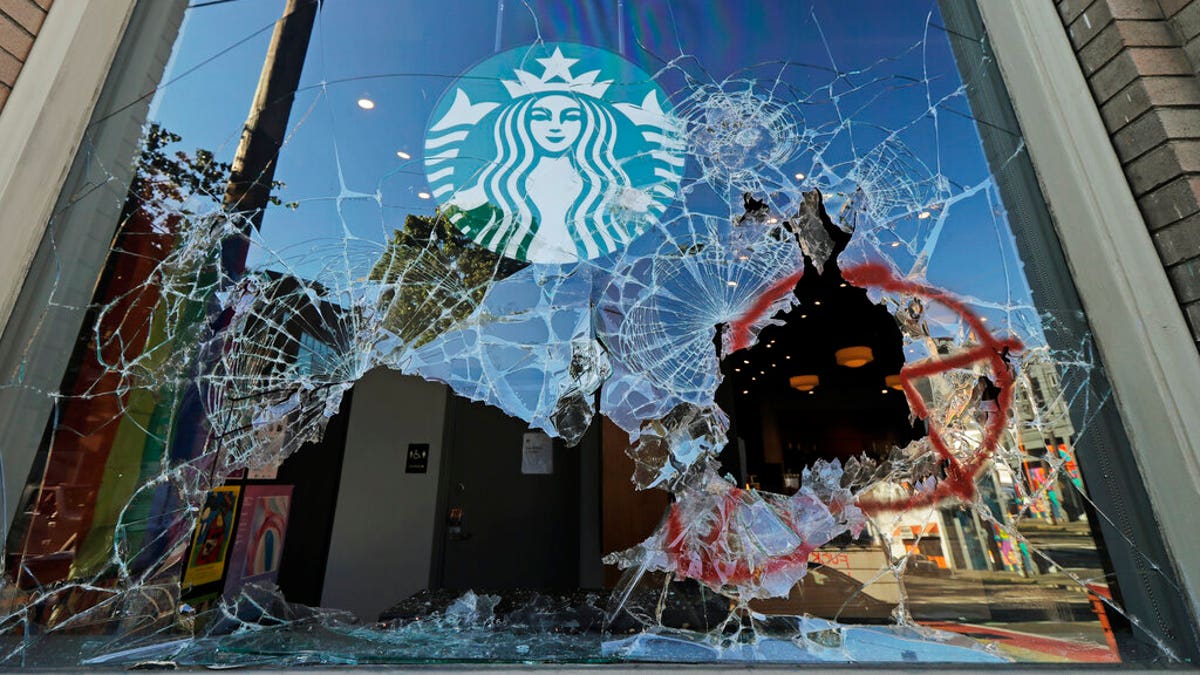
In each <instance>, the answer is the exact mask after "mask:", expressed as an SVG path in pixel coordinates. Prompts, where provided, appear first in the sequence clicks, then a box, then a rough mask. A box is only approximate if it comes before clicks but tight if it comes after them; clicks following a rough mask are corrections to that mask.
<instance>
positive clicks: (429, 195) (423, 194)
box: [417, 192, 433, 199]
mask: <svg viewBox="0 0 1200 675" xmlns="http://www.w3.org/2000/svg"><path fill="white" fill-rule="evenodd" d="M417 196H418V197H420V198H421V199H429V198H430V197H432V196H433V195H431V194H429V193H428V192H418V193H417Z"/></svg>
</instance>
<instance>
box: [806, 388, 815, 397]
mask: <svg viewBox="0 0 1200 675" xmlns="http://www.w3.org/2000/svg"><path fill="white" fill-rule="evenodd" d="M808 393H809V395H810V396H811V395H813V394H815V393H817V390H816V389H814V390H812V391H810V392H808Z"/></svg>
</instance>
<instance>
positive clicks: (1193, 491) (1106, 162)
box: [977, 0, 1200, 649]
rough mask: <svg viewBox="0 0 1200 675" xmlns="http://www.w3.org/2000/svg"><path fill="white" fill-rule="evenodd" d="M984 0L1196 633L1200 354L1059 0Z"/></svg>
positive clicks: (983, 10) (1199, 609)
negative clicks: (1069, 33) (1094, 96)
mask: <svg viewBox="0 0 1200 675" xmlns="http://www.w3.org/2000/svg"><path fill="white" fill-rule="evenodd" d="M977 4H978V9H979V12H980V14H981V15H982V19H983V22H984V24H985V25H986V27H987V33H988V38H989V40H990V42H991V46H992V49H993V51H994V54H995V57H996V61H997V64H998V65H999V69H1000V72H1001V74H1002V75H1003V79H1004V82H1005V84H1006V85H1007V89H1008V95H1009V99H1010V101H1011V104H1012V107H1013V109H1014V111H1015V113H1016V117H1017V119H1018V120H1019V122H1020V125H1021V129H1022V132H1023V135H1024V138H1025V144H1026V146H1027V148H1028V152H1029V155H1030V159H1031V160H1032V163H1033V166H1034V168H1035V169H1036V172H1037V180H1038V182H1039V183H1040V185H1041V191H1042V193H1043V195H1044V197H1045V199H1046V202H1047V204H1048V206H1049V208H1050V211H1051V212H1052V214H1053V227H1054V230H1055V233H1056V234H1057V238H1058V240H1059V242H1060V243H1061V246H1062V252H1063V254H1064V256H1065V259H1066V264H1067V267H1068V268H1069V274H1070V277H1071V278H1072V279H1073V280H1074V285H1075V288H1076V289H1077V291H1078V295H1079V298H1080V301H1081V302H1082V305H1083V307H1084V309H1085V310H1086V314H1087V319H1088V322H1089V324H1090V327H1091V331H1092V334H1093V336H1094V339H1095V341H1096V344H1097V347H1098V349H1099V352H1100V355H1101V357H1102V359H1103V361H1104V365H1105V368H1106V370H1107V373H1108V378H1109V380H1110V381H1111V383H1112V388H1113V392H1114V395H1115V398H1116V402H1117V406H1118V408H1119V410H1120V412H1121V417H1122V420H1123V422H1124V426H1125V430H1126V432H1127V434H1128V437H1129V440H1130V443H1131V445H1132V455H1133V458H1134V460H1135V463H1136V470H1137V472H1138V473H1139V474H1140V476H1141V481H1142V483H1143V484H1144V486H1145V489H1146V492H1147V495H1148V497H1149V502H1150V503H1151V504H1152V505H1153V510H1154V514H1135V515H1140V517H1141V518H1143V519H1145V520H1148V521H1149V522H1150V523H1151V524H1154V525H1157V527H1158V529H1159V530H1160V532H1161V534H1162V539H1163V543H1164V544H1165V547H1166V550H1167V552H1168V553H1169V556H1170V558H1171V559H1172V561H1173V562H1174V567H1175V570H1174V571H1175V573H1176V575H1177V577H1178V582H1179V587H1180V591H1181V592H1182V594H1183V595H1184V596H1186V597H1184V598H1182V599H1183V601H1184V602H1186V604H1187V606H1188V609H1189V610H1190V612H1191V616H1190V619H1191V623H1192V629H1193V631H1194V630H1195V628H1196V625H1197V617H1200V537H1197V536H1196V526H1195V518H1196V514H1197V513H1200V352H1198V351H1197V345H1196V343H1195V342H1194V341H1193V338H1192V335H1191V333H1190V331H1189V330H1188V327H1187V323H1186V321H1185V319H1184V315H1183V312H1182V310H1181V308H1180V307H1179V305H1178V304H1177V302H1176V300H1175V295H1174V293H1173V292H1172V290H1171V286H1170V284H1169V282H1168V279H1167V275H1166V271H1165V270H1164V268H1163V265H1162V262H1161V260H1160V259H1159V257H1158V255H1157V253H1156V251H1155V248H1154V244H1153V242H1152V240H1151V238H1150V234H1149V230H1148V229H1147V227H1146V225H1145V222H1144V220H1143V218H1142V215H1141V213H1140V211H1139V210H1138V207H1137V203H1136V201H1135V200H1134V196H1133V193H1132V191H1131V189H1130V187H1129V183H1128V180H1127V179H1126V178H1125V175H1124V172H1123V171H1122V170H1121V165H1120V162H1119V160H1118V158H1117V155H1116V151H1115V150H1114V148H1113V146H1112V142H1111V140H1110V138H1109V135H1108V132H1107V130H1106V129H1105V127H1104V124H1103V121H1102V119H1101V117H1100V112H1099V109H1098V107H1097V106H1096V104H1095V102H1094V100H1093V99H1092V95H1091V92H1090V91H1089V89H1088V87H1087V82H1086V81H1085V80H1084V77H1083V73H1082V70H1081V68H1080V66H1079V62H1078V60H1077V59H1076V56H1075V52H1074V50H1073V49H1072V48H1071V44H1070V41H1069V40H1068V38H1067V34H1066V30H1065V28H1064V27H1063V25H1062V21H1061V20H1060V19H1059V16H1058V13H1057V10H1056V8H1055V5H1054V3H1053V2H1049V1H1047V0H977ZM1118 468H1119V467H1118ZM1106 471H1108V469H1106ZM1181 628H1182V627H1181ZM1182 632H1184V633H1186V632H1188V631H1187V630H1186V629H1184V630H1182ZM1192 634H1193V635H1194V634H1195V633H1194V632H1192ZM1193 649H1195V646H1193Z"/></svg>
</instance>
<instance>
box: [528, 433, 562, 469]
mask: <svg viewBox="0 0 1200 675" xmlns="http://www.w3.org/2000/svg"><path fill="white" fill-rule="evenodd" d="M521 473H527V474H551V473H554V439H552V438H550V437H549V436H547V435H546V434H543V433H542V432H540V431H530V432H527V433H526V434H525V437H524V440H523V441H522V446H521Z"/></svg>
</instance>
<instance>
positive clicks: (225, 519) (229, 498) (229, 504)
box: [183, 486, 241, 586]
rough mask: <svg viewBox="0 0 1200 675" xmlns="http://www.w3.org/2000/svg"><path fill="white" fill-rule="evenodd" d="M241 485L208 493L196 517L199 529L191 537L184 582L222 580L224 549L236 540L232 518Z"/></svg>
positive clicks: (197, 582) (235, 510)
mask: <svg viewBox="0 0 1200 675" xmlns="http://www.w3.org/2000/svg"><path fill="white" fill-rule="evenodd" d="M240 494H241V488H240V487H231V486H225V487H219V488H217V489H215V490H213V491H212V492H209V493H208V498H207V499H205V501H204V508H203V509H201V511H200V518H199V520H197V521H196V533H195V535H193V537H192V550H191V553H189V554H188V563H187V570H186V571H185V572H184V574H183V585H184V586H199V585H201V584H208V583H212V582H214V581H220V580H221V576H222V575H223V574H224V573H225V553H226V552H227V551H228V550H229V542H230V541H232V540H233V521H234V517H235V516H236V515H237V504H238V497H239V496H240Z"/></svg>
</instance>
